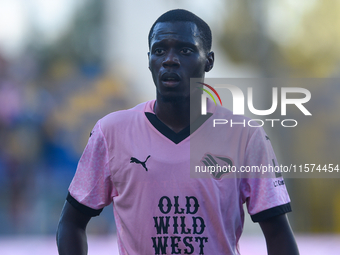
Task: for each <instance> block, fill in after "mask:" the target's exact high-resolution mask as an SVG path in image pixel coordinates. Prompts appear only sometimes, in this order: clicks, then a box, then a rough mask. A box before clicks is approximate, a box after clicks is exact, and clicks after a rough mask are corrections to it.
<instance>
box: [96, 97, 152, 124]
mask: <svg viewBox="0 0 340 255" xmlns="http://www.w3.org/2000/svg"><path fill="white" fill-rule="evenodd" d="M152 102H153V101H147V102H143V103H140V104H138V105H136V106H135V107H133V108H130V109H126V110H119V111H115V112H111V113H109V114H108V115H106V116H104V117H103V118H101V119H100V120H99V122H100V126H101V128H102V129H103V130H104V129H107V128H112V127H115V126H124V124H131V123H133V122H134V121H137V119H140V118H143V116H144V115H145V111H147V108H148V106H149V105H150V104H152Z"/></svg>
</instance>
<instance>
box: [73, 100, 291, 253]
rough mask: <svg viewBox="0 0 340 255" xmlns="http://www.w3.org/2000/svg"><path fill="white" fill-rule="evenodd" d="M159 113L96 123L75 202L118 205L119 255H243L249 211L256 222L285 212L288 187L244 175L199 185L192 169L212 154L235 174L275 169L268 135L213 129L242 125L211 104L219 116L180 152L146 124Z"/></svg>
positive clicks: (127, 114)
mask: <svg viewBox="0 0 340 255" xmlns="http://www.w3.org/2000/svg"><path fill="white" fill-rule="evenodd" d="M153 105H154V101H149V102H146V103H143V104H140V105H138V106H136V107H135V108H133V109H130V110H125V111H119V112H115V113H111V114H109V115H107V116H105V117H104V118H103V119H101V120H99V121H98V122H97V124H96V125H95V127H94V129H93V131H92V136H91V137H90V139H89V142H88V145H87V146H86V148H85V150H84V153H83V155H82V157H81V159H80V161H79V164H78V168H77V172H76V175H75V177H74V179H73V181H72V183H71V185H70V188H69V191H70V194H71V195H72V196H73V197H74V198H75V199H76V200H77V201H78V202H80V203H82V204H84V205H86V206H88V207H91V208H93V209H100V208H103V207H104V206H107V205H109V204H110V203H111V202H113V208H114V215H115V220H116V224H117V235H118V244H119V250H120V254H130V255H133V254H148V255H149V254H162V252H166V254H172V253H176V252H177V253H179V254H239V251H238V241H239V238H240V235H241V233H242V229H243V222H244V212H243V203H245V202H246V203H247V208H248V212H249V213H250V214H251V215H253V214H256V213H258V212H261V211H263V210H266V209H269V208H272V207H275V206H279V205H283V204H286V203H288V202H289V201H290V200H289V196H288V194H287V191H286V188H285V186H284V185H279V186H277V185H274V181H275V180H278V179H273V178H240V175H239V174H238V173H229V174H226V175H225V176H223V178H221V179H214V178H206V177H207V176H204V175H206V174H202V175H200V176H199V177H198V178H197V176H194V177H193V176H192V173H191V172H192V166H195V165H203V164H202V162H203V160H204V157H206V155H208V154H209V155H212V157H214V158H215V159H216V160H220V159H219V157H227V158H228V159H230V160H231V161H232V164H233V165H234V166H237V168H240V167H241V166H246V165H250V166H251V165H261V164H263V165H264V164H266V165H268V164H273V163H272V160H273V159H274V160H275V162H277V161H276V158H275V155H274V152H273V150H272V147H271V144H270V141H268V140H266V139H265V136H266V134H265V132H264V131H263V129H262V128H248V127H243V126H241V125H236V126H233V127H230V126H222V125H221V126H219V127H216V128H214V129H213V127H212V120H213V119H214V118H216V119H230V118H234V119H235V121H242V120H243V119H244V117H237V116H236V117H235V116H232V114H231V112H230V111H228V110H226V109H224V108H222V107H215V105H214V104H212V103H211V102H210V101H209V102H208V112H213V116H212V117H210V118H209V119H208V120H207V121H206V122H205V123H204V124H203V125H202V126H201V127H199V128H198V129H197V130H196V131H195V132H194V133H193V134H192V135H191V136H190V137H187V138H186V139H184V140H183V141H181V142H180V143H178V144H175V143H174V142H172V141H171V140H170V139H168V138H167V137H165V136H164V135H163V134H161V133H160V132H159V131H158V130H157V129H156V128H155V127H154V126H153V125H152V124H151V123H150V122H149V120H148V119H147V117H146V116H145V112H152V109H153ZM216 138H217V139H216ZM148 156H150V157H148ZM132 157H133V158H135V159H138V160H139V161H140V162H143V163H144V162H145V167H146V168H145V167H144V166H143V164H142V163H136V162H133V160H132ZM189 159H190V160H189ZM219 162H222V161H219ZM146 170H147V171H146ZM201 177H202V178H201ZM273 177H274V176H273ZM279 180H282V178H279Z"/></svg>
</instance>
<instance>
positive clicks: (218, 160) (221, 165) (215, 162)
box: [201, 153, 233, 180]
mask: <svg viewBox="0 0 340 255" xmlns="http://www.w3.org/2000/svg"><path fill="white" fill-rule="evenodd" d="M201 162H202V163H203V164H204V165H205V167H206V168H208V170H211V169H209V168H214V171H209V172H210V173H211V175H212V176H213V178H214V179H218V180H219V179H221V178H222V175H224V174H228V173H230V168H231V167H232V166H233V162H232V161H231V159H229V158H227V157H222V156H216V155H212V154H210V153H206V154H205V155H204V156H203V158H202V159H201Z"/></svg>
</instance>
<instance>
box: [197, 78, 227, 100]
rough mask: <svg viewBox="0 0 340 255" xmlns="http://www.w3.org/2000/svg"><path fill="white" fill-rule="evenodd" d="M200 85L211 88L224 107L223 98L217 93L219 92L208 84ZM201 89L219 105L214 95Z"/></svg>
mask: <svg viewBox="0 0 340 255" xmlns="http://www.w3.org/2000/svg"><path fill="white" fill-rule="evenodd" d="M198 83H200V84H202V85H203V86H206V87H207V88H209V89H210V90H211V91H212V92H214V93H215V95H216V96H217V98H218V100H219V101H220V103H221V105H222V100H221V98H220V95H219V94H218V93H217V91H216V90H215V89H214V88H213V87H211V86H210V85H208V84H206V83H203V82H198ZM200 89H201V90H203V91H204V92H206V93H207V94H208V95H209V96H210V97H211V98H212V100H213V101H214V103H215V105H217V103H216V100H215V98H214V96H213V94H212V93H211V92H210V91H209V90H207V89H204V88H200Z"/></svg>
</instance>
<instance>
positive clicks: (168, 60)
mask: <svg viewBox="0 0 340 255" xmlns="http://www.w3.org/2000/svg"><path fill="white" fill-rule="evenodd" d="M162 65H163V67H178V66H179V65H180V62H179V58H178V56H177V54H176V52H175V50H170V51H168V54H166V56H165V58H164V60H163V63H162Z"/></svg>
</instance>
